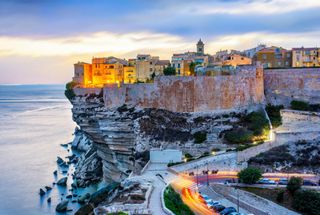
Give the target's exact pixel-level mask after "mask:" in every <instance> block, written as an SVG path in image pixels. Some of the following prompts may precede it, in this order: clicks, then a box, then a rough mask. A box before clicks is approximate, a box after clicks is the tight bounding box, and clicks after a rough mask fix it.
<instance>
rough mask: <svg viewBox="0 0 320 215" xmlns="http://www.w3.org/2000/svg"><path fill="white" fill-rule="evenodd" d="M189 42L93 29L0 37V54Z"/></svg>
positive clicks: (122, 50) (117, 51) (111, 50)
mask: <svg viewBox="0 0 320 215" xmlns="http://www.w3.org/2000/svg"><path fill="white" fill-rule="evenodd" d="M188 45H190V44H188V43H187V42H186V41H184V39H182V38H181V37H179V36H174V35H169V34H161V33H150V32H132V33H127V34H117V33H112V32H96V33H92V34H86V35H80V36H73V37H60V38H59V37H58V38H54V39H41V38H40V39H32V38H27V37H0V56H32V57H40V56H41V57H46V56H72V55H82V54H91V55H95V54H99V53H108V55H118V56H120V55H125V54H126V53H128V52H133V51H135V50H145V51H148V50H149V51H151V50H162V51H168V50H179V49H183V48H185V47H188Z"/></svg>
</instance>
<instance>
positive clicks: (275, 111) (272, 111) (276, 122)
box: [266, 104, 284, 128]
mask: <svg viewBox="0 0 320 215" xmlns="http://www.w3.org/2000/svg"><path fill="white" fill-rule="evenodd" d="M283 108H284V107H283V105H275V106H274V105H271V104H268V105H267V106H266V111H267V113H268V116H269V118H270V121H271V124H272V126H273V127H274V128H276V127H279V126H280V125H281V124H282V120H281V115H280V110H281V109H283Z"/></svg>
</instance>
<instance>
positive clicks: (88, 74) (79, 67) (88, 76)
mask: <svg viewBox="0 0 320 215" xmlns="http://www.w3.org/2000/svg"><path fill="white" fill-rule="evenodd" d="M72 81H73V82H76V83H78V84H80V85H81V86H83V87H87V86H90V85H91V84H92V67H91V64H89V63H85V62H78V63H75V64H74V76H73V79H72Z"/></svg>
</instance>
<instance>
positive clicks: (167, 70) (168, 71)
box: [163, 66, 176, 75]
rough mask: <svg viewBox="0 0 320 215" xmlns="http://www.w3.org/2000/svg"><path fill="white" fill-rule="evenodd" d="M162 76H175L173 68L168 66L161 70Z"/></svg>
mask: <svg viewBox="0 0 320 215" xmlns="http://www.w3.org/2000/svg"><path fill="white" fill-rule="evenodd" d="M163 74H164V75H176V69H175V68H174V67H171V66H168V67H167V68H165V69H164V70H163Z"/></svg>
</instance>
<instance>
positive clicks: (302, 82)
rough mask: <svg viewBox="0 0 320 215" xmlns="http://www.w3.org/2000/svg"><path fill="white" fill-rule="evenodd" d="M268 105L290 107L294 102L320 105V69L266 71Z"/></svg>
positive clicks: (265, 83)
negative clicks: (299, 101) (300, 101)
mask: <svg viewBox="0 0 320 215" xmlns="http://www.w3.org/2000/svg"><path fill="white" fill-rule="evenodd" d="M264 86H265V96H266V101H267V103H271V104H274V105H280V104H284V105H285V106H289V105H290V102H291V101H292V100H302V101H306V102H310V103H314V104H316V103H320V68H290V69H266V70H265V71H264Z"/></svg>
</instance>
